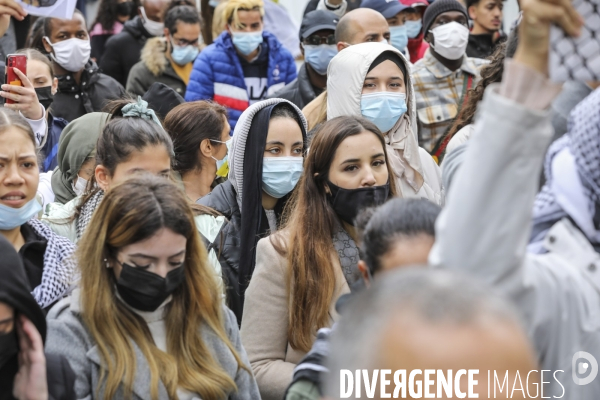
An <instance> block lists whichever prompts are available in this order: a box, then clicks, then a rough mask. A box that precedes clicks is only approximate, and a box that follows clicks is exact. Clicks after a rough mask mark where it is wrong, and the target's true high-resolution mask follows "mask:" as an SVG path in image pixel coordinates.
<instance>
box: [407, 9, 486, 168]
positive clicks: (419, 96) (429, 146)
mask: <svg viewBox="0 0 600 400" xmlns="http://www.w3.org/2000/svg"><path fill="white" fill-rule="evenodd" d="M423 34H424V35H425V41H427V42H428V43H429V45H430V48H429V52H428V53H427V54H426V55H425V56H424V57H423V58H422V59H421V60H419V61H418V62H417V63H415V65H414V68H413V77H414V80H415V92H416V93H415V94H416V100H417V110H418V130H419V145H421V146H422V147H424V148H425V149H426V150H428V151H430V152H431V154H432V155H433V156H434V158H436V159H437V160H439V158H440V156H441V155H442V154H443V150H444V148H445V143H443V141H442V140H441V139H442V138H443V137H444V136H445V133H446V131H447V130H448V129H449V128H450V127H451V126H452V123H453V122H454V119H455V118H456V117H457V116H458V115H459V113H460V109H461V108H462V105H463V103H464V102H465V100H466V98H467V96H466V93H467V92H468V90H469V89H470V88H473V87H475V85H476V84H477V81H478V80H479V79H480V75H479V69H480V67H481V66H482V65H484V64H485V63H486V61H484V60H481V59H477V58H469V57H467V56H466V55H465V50H466V48H467V43H468V40H469V28H468V17H467V11H466V10H465V8H464V7H463V5H462V4H460V3H459V2H458V1H456V0H437V1H436V2H435V3H433V4H432V5H430V6H429V7H428V8H427V10H426V11H425V14H424V15H423Z"/></svg>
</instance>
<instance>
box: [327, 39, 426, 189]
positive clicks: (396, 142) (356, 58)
mask: <svg viewBox="0 0 600 400" xmlns="http://www.w3.org/2000/svg"><path fill="white" fill-rule="evenodd" d="M386 51H390V52H393V53H395V54H397V55H398V56H399V57H400V59H401V60H402V61H403V62H404V65H405V66H406V71H407V73H408V76H406V77H405V79H406V102H407V108H408V111H407V112H406V113H405V114H404V115H403V116H402V117H400V118H399V119H398V121H397V122H396V124H395V125H394V127H393V128H392V129H391V130H390V131H389V132H387V133H385V132H384V134H385V141H386V144H387V152H388V157H389V161H390V164H391V167H392V170H393V171H394V175H395V176H396V180H404V181H405V182H406V183H408V185H409V186H410V187H411V188H412V189H413V190H414V191H415V193H416V192H418V191H419V190H420V189H421V187H422V186H423V183H424V173H423V166H422V165H421V156H420V154H419V143H418V140H417V135H416V129H417V112H416V100H415V92H414V89H413V82H412V76H411V75H410V70H411V67H410V64H409V63H408V61H406V58H405V57H404V56H403V55H402V53H401V52H400V51H398V50H396V48H394V47H392V46H390V45H388V44H384V43H361V44H357V45H353V46H350V47H347V48H346V49H344V50H342V51H340V52H339V53H338V54H337V55H336V56H335V57H334V58H333V59H332V60H331V62H330V63H329V69H328V72H327V120H330V119H333V118H335V117H339V116H343V115H354V116H360V115H361V111H360V100H361V95H362V87H363V83H364V81H365V77H366V76H367V71H368V70H369V67H370V66H371V64H372V63H373V61H375V59H376V58H377V57H379V55H380V54H381V53H383V52H386ZM396 186H397V187H401V185H396ZM404 186H405V185H404Z"/></svg>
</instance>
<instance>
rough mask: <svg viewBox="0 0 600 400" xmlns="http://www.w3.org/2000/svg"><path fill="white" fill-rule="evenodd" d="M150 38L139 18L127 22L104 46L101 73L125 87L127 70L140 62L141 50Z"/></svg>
mask: <svg viewBox="0 0 600 400" xmlns="http://www.w3.org/2000/svg"><path fill="white" fill-rule="evenodd" d="M151 37H152V35H150V34H149V33H148V32H147V31H146V30H145V29H144V26H143V23H142V20H141V19H140V17H139V16H137V17H135V18H134V19H132V20H131V21H127V22H126V23H125V26H124V27H123V30H122V31H121V33H119V34H117V35H114V36H112V37H111V38H110V39H108V41H107V42H106V45H105V46H104V54H103V55H102V61H101V62H100V68H101V69H102V72H104V73H105V74H106V75H108V76H111V77H113V78H115V79H116V80H117V81H118V82H119V83H120V84H121V85H123V86H125V85H126V84H127V76H128V75H129V70H131V67H133V66H134V65H135V64H136V63H137V62H138V61H140V55H141V53H142V48H143V47H144V45H145V44H146V40H148V38H151Z"/></svg>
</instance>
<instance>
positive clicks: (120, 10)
mask: <svg viewBox="0 0 600 400" xmlns="http://www.w3.org/2000/svg"><path fill="white" fill-rule="evenodd" d="M134 8H135V4H133V1H126V2H124V3H119V4H117V10H116V11H117V14H118V15H122V16H131V13H132V12H133V9H134Z"/></svg>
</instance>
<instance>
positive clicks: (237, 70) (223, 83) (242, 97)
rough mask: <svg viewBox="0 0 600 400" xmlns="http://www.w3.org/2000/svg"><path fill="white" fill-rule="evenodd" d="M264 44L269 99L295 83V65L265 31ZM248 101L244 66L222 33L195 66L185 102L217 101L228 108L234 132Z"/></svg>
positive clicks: (230, 42)
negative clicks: (265, 48)
mask: <svg viewBox="0 0 600 400" xmlns="http://www.w3.org/2000/svg"><path fill="white" fill-rule="evenodd" d="M263 40H264V41H265V42H266V43H267V44H268V46H269V70H268V73H267V76H268V81H267V87H268V89H267V96H269V95H272V94H273V93H275V92H277V91H278V90H279V89H281V88H283V87H284V86H285V85H287V84H288V83H290V82H291V81H293V80H294V79H296V64H295V62H294V58H293V57H292V55H291V54H290V52H289V51H287V50H286V49H285V48H284V47H283V46H282V45H281V43H279V41H278V40H277V38H276V37H275V36H273V35H272V34H270V33H269V32H264V31H263ZM248 99H249V97H248V92H247V88H246V83H245V81H244V72H243V70H242V64H241V63H240V60H239V58H238V54H237V52H236V50H235V47H234V46H233V42H232V41H231V35H230V34H229V33H228V32H223V33H222V34H221V36H219V37H218V38H217V40H216V41H215V42H214V43H213V44H211V45H210V46H208V47H207V48H205V49H204V50H202V52H201V53H200V55H199V56H198V58H197V59H196V61H195V62H194V69H193V71H192V74H191V76H190V81H189V83H188V86H187V89H186V92H185V100H186V101H195V100H214V101H216V102H217V103H219V104H221V105H223V106H225V107H226V108H227V112H228V114H229V123H230V124H231V130H232V131H233V129H234V128H235V124H236V122H237V120H238V118H239V117H240V115H242V112H243V111H244V110H245V109H246V108H248V106H249V103H248Z"/></svg>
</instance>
